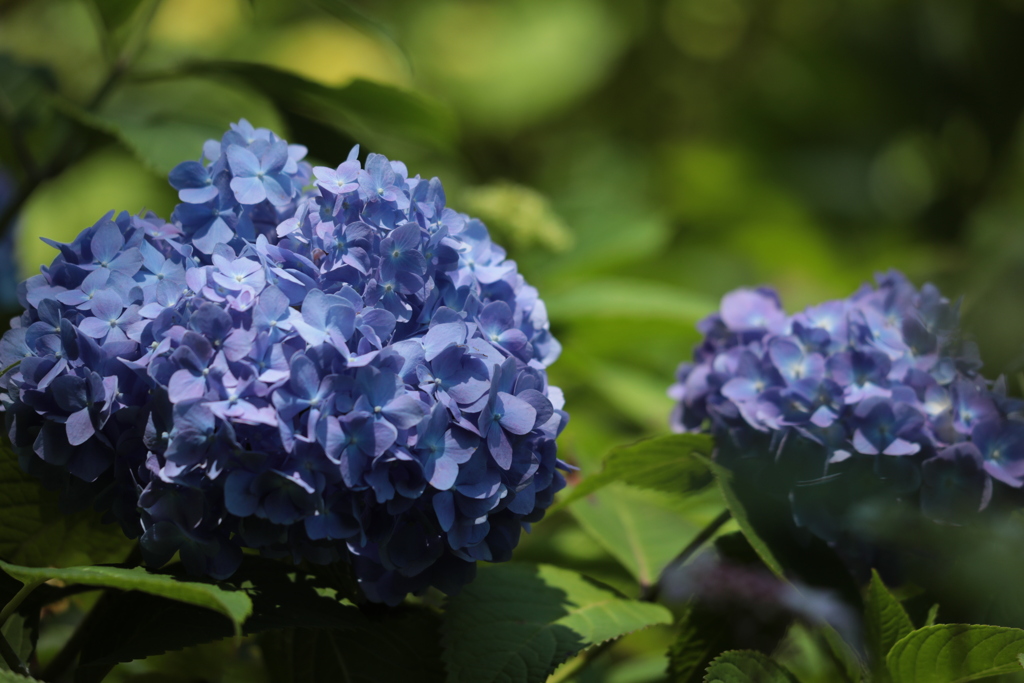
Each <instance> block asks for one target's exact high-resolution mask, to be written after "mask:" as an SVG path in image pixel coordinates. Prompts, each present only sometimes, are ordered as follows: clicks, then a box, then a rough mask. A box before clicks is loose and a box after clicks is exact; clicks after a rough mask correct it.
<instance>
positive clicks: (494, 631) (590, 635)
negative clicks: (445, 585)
mask: <svg viewBox="0 0 1024 683" xmlns="http://www.w3.org/2000/svg"><path fill="white" fill-rule="evenodd" d="M671 622H672V615H671V613H670V612H669V611H668V610H667V609H665V608H664V607H662V606H660V605H655V604H651V603H644V602H639V601H636V600H628V599H626V598H623V597H620V596H619V595H617V594H616V593H614V592H612V591H611V590H609V589H607V588H604V587H601V586H598V585H597V584H595V583H593V582H591V581H589V580H588V579H586V578H584V577H583V576H581V575H580V574H577V573H575V572H571V571H568V570H565V569H560V568H558V567H552V566H549V565H531V564H520V563H511V564H504V565H489V566H481V567H480V568H479V570H478V575H477V578H476V580H475V581H473V583H471V584H469V585H468V586H466V587H465V588H463V589H462V592H461V593H460V594H459V595H457V596H456V597H454V598H452V599H450V600H449V602H448V607H447V610H446V612H445V617H444V623H443V626H442V643H443V646H444V653H443V655H442V657H443V659H444V662H445V664H446V665H447V667H448V683H461V682H469V681H472V682H473V683H490V682H492V681H502V682H507V683H513V682H514V683H533V682H539V681H543V680H545V679H546V678H547V676H548V675H549V674H551V672H552V671H554V670H555V668H556V667H557V666H558V665H559V664H561V663H562V662H564V661H566V660H567V659H568V658H569V657H571V656H573V655H575V654H576V653H577V652H580V651H582V650H585V649H586V648H588V647H591V646H592V645H597V644H599V643H602V642H604V641H607V640H611V639H613V638H618V637H619V636H622V635H625V634H627V633H630V632H632V631H636V630H639V629H642V628H646V627H648V626H653V625H655V624H669V623H671Z"/></svg>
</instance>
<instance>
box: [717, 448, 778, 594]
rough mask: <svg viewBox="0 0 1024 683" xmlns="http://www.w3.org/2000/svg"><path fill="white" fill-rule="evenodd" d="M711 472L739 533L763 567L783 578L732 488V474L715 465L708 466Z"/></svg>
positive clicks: (772, 556) (768, 549)
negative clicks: (744, 537) (741, 533)
mask: <svg viewBox="0 0 1024 683" xmlns="http://www.w3.org/2000/svg"><path fill="white" fill-rule="evenodd" d="M710 467H711V471H712V472H713V473H714V475H715V478H716V479H717V480H718V487H719V490H721V492H722V498H723V499H725V505H726V507H728V508H729V512H731V513H732V518H733V519H734V520H736V524H737V525H738V526H739V528H740V531H742V532H743V535H744V536H746V538H747V541H748V542H749V543H750V547H752V548H753V549H754V552H756V553H757V556H758V557H760V558H761V561H762V562H764V564H765V566H766V567H768V569H770V570H771V571H772V573H773V574H775V575H776V576H778V577H780V578H783V571H782V565H781V564H780V563H779V561H778V560H777V559H775V555H774V554H773V553H772V551H771V549H770V548H769V547H768V544H767V543H765V542H764V539H762V538H761V536H760V535H759V534H758V533H757V530H756V529H754V525H753V524H751V522H750V517H749V515H747V510H746V508H745V507H744V506H743V503H742V502H741V501H740V499H739V497H738V496H737V495H736V491H734V490H733V487H732V483H731V480H732V474H731V473H730V472H729V470H727V469H726V468H724V467H722V466H721V465H717V464H715V463H711V464H710Z"/></svg>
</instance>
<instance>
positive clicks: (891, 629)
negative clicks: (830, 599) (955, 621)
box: [864, 569, 914, 681]
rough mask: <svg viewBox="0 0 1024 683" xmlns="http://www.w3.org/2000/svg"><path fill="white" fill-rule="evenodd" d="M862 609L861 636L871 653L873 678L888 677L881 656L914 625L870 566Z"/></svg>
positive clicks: (883, 658) (881, 678)
mask: <svg viewBox="0 0 1024 683" xmlns="http://www.w3.org/2000/svg"><path fill="white" fill-rule="evenodd" d="M864 612H865V614H864V631H865V634H864V635H865V638H866V640H867V646H868V653H869V655H870V656H871V669H872V672H873V676H874V678H873V680H878V681H884V680H887V678H888V675H887V674H888V672H887V671H886V669H885V656H886V655H887V654H889V650H891V649H892V646H893V645H895V644H896V641H897V640H899V639H900V638H903V637H904V636H905V635H907V634H908V633H910V632H911V631H913V630H914V625H913V624H912V623H911V621H910V617H909V616H907V612H906V610H905V609H903V605H901V604H900V603H899V601H898V600H896V598H894V597H893V595H892V593H890V592H889V589H888V588H886V587H885V584H884V583H882V579H881V577H879V576H878V572H877V571H875V570H874V569H872V570H871V583H870V584H868V590H867V596H866V599H865V603H864Z"/></svg>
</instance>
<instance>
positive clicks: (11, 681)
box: [0, 668, 40, 683]
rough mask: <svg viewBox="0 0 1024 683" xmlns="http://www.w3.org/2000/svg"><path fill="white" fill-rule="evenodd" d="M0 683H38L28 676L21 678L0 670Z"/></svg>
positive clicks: (11, 672)
mask: <svg viewBox="0 0 1024 683" xmlns="http://www.w3.org/2000/svg"><path fill="white" fill-rule="evenodd" d="M0 683H40V681H39V679H38V678H29V677H28V676H21V675H19V674H16V673H14V672H13V671H8V670H6V669H2V668H0Z"/></svg>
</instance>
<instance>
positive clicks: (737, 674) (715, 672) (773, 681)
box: [704, 650, 798, 683]
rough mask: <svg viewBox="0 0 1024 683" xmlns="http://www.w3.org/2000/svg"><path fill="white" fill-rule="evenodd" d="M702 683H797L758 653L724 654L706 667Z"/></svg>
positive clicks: (790, 675) (744, 651)
mask: <svg viewBox="0 0 1024 683" xmlns="http://www.w3.org/2000/svg"><path fill="white" fill-rule="evenodd" d="M704 683H798V682H797V680H796V678H794V677H793V674H791V673H789V672H788V671H786V670H785V669H784V668H783V667H781V666H779V665H778V664H776V663H775V662H773V661H772V660H770V659H768V657H766V656H764V655H763V654H761V653H760V652H754V651H752V650H734V651H732V652H725V653H723V654H722V655H720V656H719V657H718V658H716V659H715V660H714V661H713V662H711V665H710V666H709V667H708V672H707V674H706V675H705V676H704Z"/></svg>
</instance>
